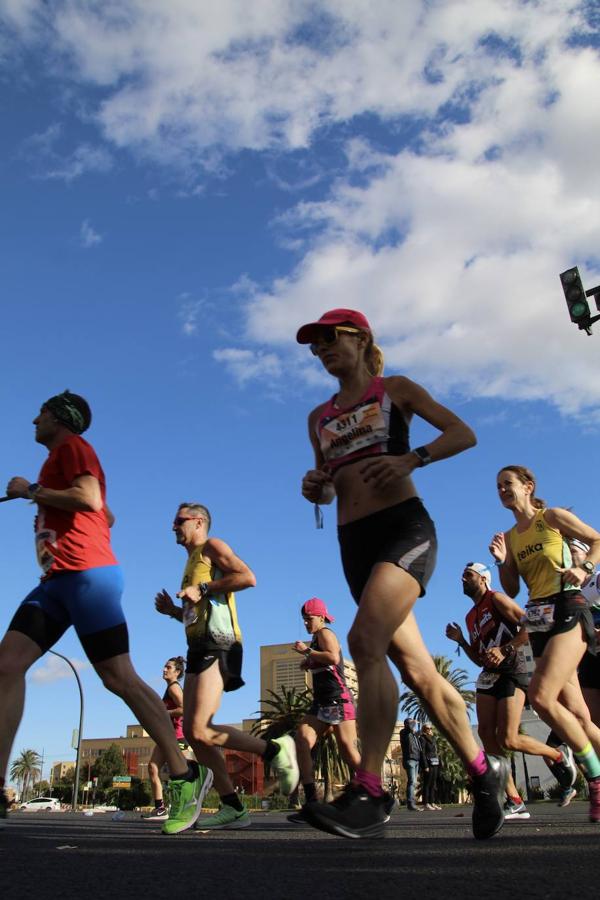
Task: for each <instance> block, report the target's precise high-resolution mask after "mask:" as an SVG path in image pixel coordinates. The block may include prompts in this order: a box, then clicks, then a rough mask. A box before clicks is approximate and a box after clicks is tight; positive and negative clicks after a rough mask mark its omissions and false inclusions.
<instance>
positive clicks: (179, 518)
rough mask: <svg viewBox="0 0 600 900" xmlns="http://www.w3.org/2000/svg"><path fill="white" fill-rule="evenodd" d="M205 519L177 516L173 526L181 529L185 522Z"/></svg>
mask: <svg viewBox="0 0 600 900" xmlns="http://www.w3.org/2000/svg"><path fill="white" fill-rule="evenodd" d="M203 518H204V516H175V518H174V519H173V525H177V527H179V526H180V525H183V523H184V522H191V521H193V520H194V519H203Z"/></svg>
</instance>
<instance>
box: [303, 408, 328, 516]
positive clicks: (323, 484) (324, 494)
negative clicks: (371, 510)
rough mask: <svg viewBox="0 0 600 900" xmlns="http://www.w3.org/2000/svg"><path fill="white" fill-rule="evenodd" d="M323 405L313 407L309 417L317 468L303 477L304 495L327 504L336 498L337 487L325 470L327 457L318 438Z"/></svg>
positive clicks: (310, 436)
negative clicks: (317, 430)
mask: <svg viewBox="0 0 600 900" xmlns="http://www.w3.org/2000/svg"><path fill="white" fill-rule="evenodd" d="M322 408H323V407H322V406H318V407H317V408H316V409H313V411H312V412H311V414H310V416H309V417H308V438H309V440H310V443H311V445H312V448H313V451H314V454H315V468H314V469H309V470H308V472H307V473H306V474H305V476H304V478H303V479H302V496H303V497H304V498H305V499H306V500H308V501H309V503H320V504H322V505H327V504H329V503H333V501H334V500H335V487H334V484H333V479H332V477H331V475H330V474H329V473H328V472H326V471H325V465H326V464H325V459H324V458H323V453H322V452H321V447H320V446H319V441H318V439H317V433H316V425H317V422H318V420H319V415H320V413H321V410H322Z"/></svg>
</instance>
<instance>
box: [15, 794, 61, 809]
mask: <svg viewBox="0 0 600 900" xmlns="http://www.w3.org/2000/svg"><path fill="white" fill-rule="evenodd" d="M19 809H27V810H30V811H35V810H36V809H37V810H38V811H39V810H40V809H52V810H57V809H58V810H59V809H60V800H58V799H57V798H56V797H36V798H35V800H28V801H27V803H21V805H20V807H19Z"/></svg>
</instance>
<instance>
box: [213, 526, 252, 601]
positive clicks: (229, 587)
mask: <svg viewBox="0 0 600 900" xmlns="http://www.w3.org/2000/svg"><path fill="white" fill-rule="evenodd" d="M203 552H204V555H205V556H208V558H209V559H210V561H211V562H213V563H214V564H215V566H216V568H217V569H219V571H220V572H221V573H222V575H221V578H217V579H215V581H209V582H207V586H208V593H209V594H225V593H229V592H230V591H243V590H245V589H246V588H250V587H255V586H256V576H255V575H254V572H253V571H252V569H251V568H250V567H249V566H247V565H246V563H245V562H244V561H243V560H241V559H240V558H239V556H236V555H235V553H234V552H233V550H232V549H231V547H230V546H229V544H226V543H225V541H222V540H220V539H219V538H209V539H208V541H207V542H206V544H205V545H204V551H203Z"/></svg>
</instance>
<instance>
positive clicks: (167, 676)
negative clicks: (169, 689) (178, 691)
mask: <svg viewBox="0 0 600 900" xmlns="http://www.w3.org/2000/svg"><path fill="white" fill-rule="evenodd" d="M162 677H163V678H164V680H165V681H177V679H178V677H179V671H178V669H177V666H176V665H175V663H174V662H173V660H172V659H169V660H167V662H166V663H165V664H164V666H163V672H162Z"/></svg>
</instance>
